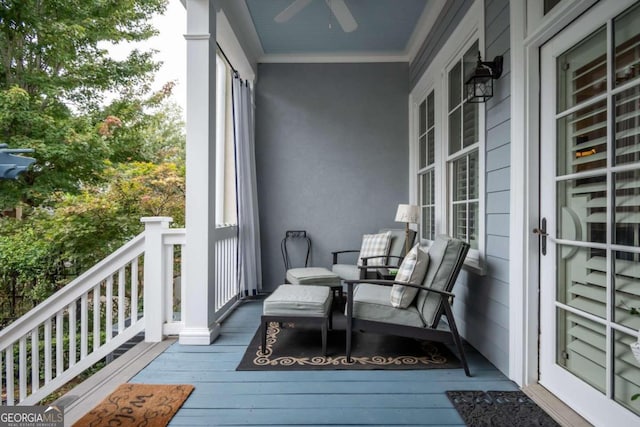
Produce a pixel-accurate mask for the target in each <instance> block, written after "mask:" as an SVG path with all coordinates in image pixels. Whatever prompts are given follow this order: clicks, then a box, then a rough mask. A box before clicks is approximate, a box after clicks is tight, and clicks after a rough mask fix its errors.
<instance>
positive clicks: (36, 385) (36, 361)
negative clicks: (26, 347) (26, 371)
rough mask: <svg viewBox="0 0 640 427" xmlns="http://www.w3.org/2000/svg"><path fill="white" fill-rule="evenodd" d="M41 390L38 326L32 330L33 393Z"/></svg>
mask: <svg viewBox="0 0 640 427" xmlns="http://www.w3.org/2000/svg"><path fill="white" fill-rule="evenodd" d="M38 390H40V343H39V340H38V328H36V329H34V330H33V331H31V393H35V392H36V391H38Z"/></svg>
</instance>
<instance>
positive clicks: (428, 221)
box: [418, 90, 436, 240]
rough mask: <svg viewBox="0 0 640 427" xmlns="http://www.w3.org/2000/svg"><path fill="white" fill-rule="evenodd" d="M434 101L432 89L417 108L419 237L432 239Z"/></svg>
mask: <svg viewBox="0 0 640 427" xmlns="http://www.w3.org/2000/svg"><path fill="white" fill-rule="evenodd" d="M434 103H435V99H434V94H433V90H432V91H431V92H429V95H427V98H426V99H425V100H424V101H422V103H421V104H420V107H419V108H418V114H419V116H418V128H419V130H418V133H419V135H418V145H419V147H418V152H419V153H418V155H419V171H418V183H419V188H420V190H419V191H420V210H421V217H422V227H421V230H422V232H421V237H422V238H423V239H427V240H433V239H435V236H436V201H435V105H434Z"/></svg>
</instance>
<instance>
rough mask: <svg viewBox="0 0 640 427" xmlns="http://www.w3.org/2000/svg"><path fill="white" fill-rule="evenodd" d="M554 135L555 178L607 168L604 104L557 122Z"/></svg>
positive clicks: (582, 110)
mask: <svg viewBox="0 0 640 427" xmlns="http://www.w3.org/2000/svg"><path fill="white" fill-rule="evenodd" d="M557 132H558V136H557V144H556V153H557V159H558V160H557V164H558V167H557V170H558V175H566V174H572V173H578V172H584V171H588V170H592V169H598V168H604V167H606V166H607V101H604V100H603V101H601V102H597V103H595V104H592V105H590V106H588V107H585V108H582V109H580V110H578V111H577V112H575V113H573V114H570V115H568V116H565V117H563V118H561V119H559V120H558V124H557Z"/></svg>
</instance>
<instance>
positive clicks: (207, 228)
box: [180, 0, 219, 345]
mask: <svg viewBox="0 0 640 427" xmlns="http://www.w3.org/2000/svg"><path fill="white" fill-rule="evenodd" d="M186 6H187V34H186V35H185V38H186V40H187V149H186V157H187V159H186V171H187V172H186V193H187V194H186V221H185V222H186V229H187V233H186V234H187V244H186V255H185V272H186V275H185V280H186V283H184V284H183V286H185V287H186V288H185V291H186V293H185V301H184V305H183V308H184V311H183V313H182V316H183V318H182V319H183V321H184V329H183V330H182V332H181V333H180V343H181V344H192V345H208V344H210V343H211V342H212V341H213V340H214V339H215V338H216V337H217V335H218V329H219V325H217V324H216V321H215V310H214V307H215V300H214V298H215V292H214V289H215V231H216V227H215V206H216V186H215V177H216V144H215V137H216V131H215V130H216V102H215V100H216V11H215V7H214V6H215V1H214V0H186Z"/></svg>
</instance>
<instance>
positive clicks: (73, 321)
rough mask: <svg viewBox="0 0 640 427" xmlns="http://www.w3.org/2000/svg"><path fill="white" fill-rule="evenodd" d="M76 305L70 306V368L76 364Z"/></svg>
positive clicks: (73, 303)
mask: <svg viewBox="0 0 640 427" xmlns="http://www.w3.org/2000/svg"><path fill="white" fill-rule="evenodd" d="M76 330H77V329H76V303H75V302H72V303H71V304H69V367H72V366H73V365H75V364H76Z"/></svg>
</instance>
